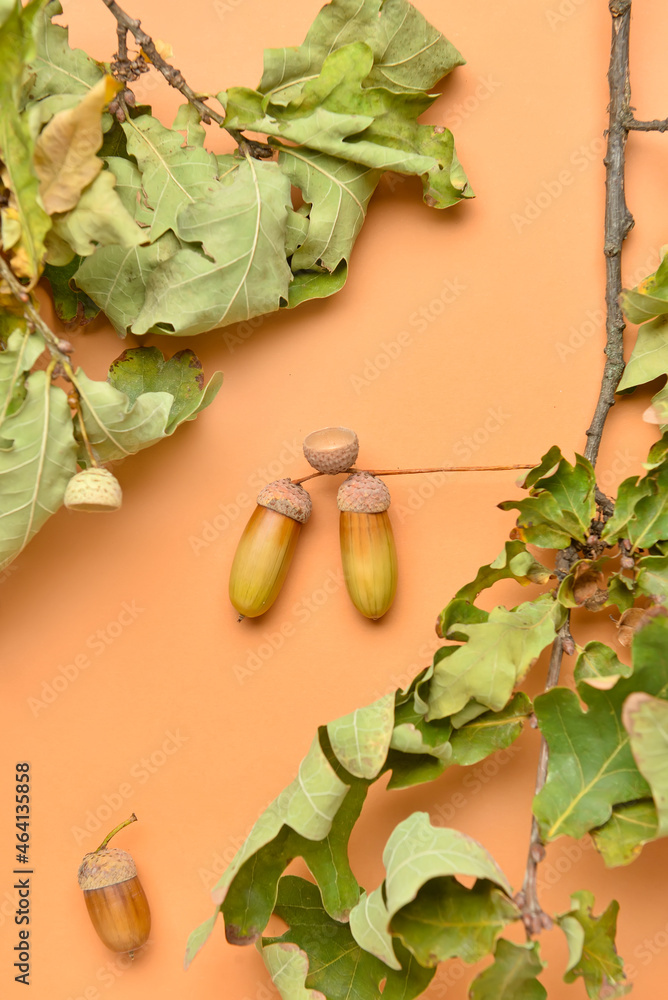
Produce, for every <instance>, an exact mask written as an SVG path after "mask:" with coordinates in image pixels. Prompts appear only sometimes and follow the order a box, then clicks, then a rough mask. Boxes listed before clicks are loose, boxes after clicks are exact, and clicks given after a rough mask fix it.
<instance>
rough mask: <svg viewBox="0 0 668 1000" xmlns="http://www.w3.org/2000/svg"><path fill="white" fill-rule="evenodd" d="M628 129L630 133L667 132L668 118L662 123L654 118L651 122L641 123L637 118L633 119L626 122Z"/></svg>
mask: <svg viewBox="0 0 668 1000" xmlns="http://www.w3.org/2000/svg"><path fill="white" fill-rule="evenodd" d="M626 127H627V129H628V130H629V132H667V131H668V118H664V119H663V120H662V121H660V120H659V119H658V118H653V119H652V121H651V122H639V121H638V119H637V118H633V117H631V118H630V119H629V120H628V121H627V122H626Z"/></svg>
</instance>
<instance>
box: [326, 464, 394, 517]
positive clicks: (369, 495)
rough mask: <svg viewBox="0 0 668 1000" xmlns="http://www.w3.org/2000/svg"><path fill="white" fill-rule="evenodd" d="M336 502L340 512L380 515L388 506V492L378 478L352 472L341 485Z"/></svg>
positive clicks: (364, 473) (367, 473) (365, 473)
mask: <svg viewBox="0 0 668 1000" xmlns="http://www.w3.org/2000/svg"><path fill="white" fill-rule="evenodd" d="M336 502H337V504H338V506H339V510H341V511H352V512H353V513H357V514H381V513H382V512H383V511H384V510H387V508H388V507H389V506H390V491H389V490H388V488H387V486H386V485H385V483H384V482H383V480H382V479H379V478H378V476H373V475H372V474H371V473H370V472H353V474H352V475H351V476H348V478H347V479H346V481H345V483H341V486H340V487H339V492H338V493H337V495H336Z"/></svg>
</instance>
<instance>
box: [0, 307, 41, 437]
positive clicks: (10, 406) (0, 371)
mask: <svg viewBox="0 0 668 1000" xmlns="http://www.w3.org/2000/svg"><path fill="white" fill-rule="evenodd" d="M0 345H1V349H0V449H5V450H8V449H9V448H11V446H12V445H11V441H7V440H5V439H3V424H4V421H5V419H6V418H7V417H8V416H11V414H12V413H15V412H16V411H17V410H18V409H19V408H20V407H21V405H22V404H23V401H24V399H25V398H26V392H27V390H26V377H27V372H29V371H30V369H31V368H32V366H33V365H34V364H35V362H36V361H37V359H38V357H39V356H40V354H41V353H42V351H43V350H44V348H45V346H46V345H45V343H44V338H43V337H42V335H41V334H39V333H30V332H29V330H28V328H27V326H26V323H25V321H24V320H23V319H19V318H18V317H16V316H13V315H12V314H11V313H7V312H2V311H0Z"/></svg>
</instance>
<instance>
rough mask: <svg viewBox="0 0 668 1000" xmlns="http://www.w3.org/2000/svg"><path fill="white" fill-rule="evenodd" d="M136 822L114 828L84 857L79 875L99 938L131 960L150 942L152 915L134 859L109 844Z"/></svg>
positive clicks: (133, 820)
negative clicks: (135, 953)
mask: <svg viewBox="0 0 668 1000" xmlns="http://www.w3.org/2000/svg"><path fill="white" fill-rule="evenodd" d="M136 820H137V817H136V816H135V814H134V813H133V814H132V816H131V817H130V819H126V820H125V822H123V823H121V824H120V825H119V826H117V827H115V829H113V830H112V831H111V833H110V834H108V835H107V836H106V837H105V838H104V840H103V841H102V843H101V844H100V846H99V847H98V849H97V850H96V851H92V852H91V853H90V854H87V855H86V856H85V857H84V859H83V861H82V862H81V865H80V866H79V872H78V878H79V885H80V886H81V888H82V889H83V891H84V899H85V901H86V909H87V910H88V915H89V916H90V919H91V920H92V922H93V927H94V928H95V930H96V931H97V934H98V937H99V938H100V939H101V940H102V942H103V943H104V944H105V945H106V946H107V948H109V949H111V951H116V952H129V954H130V958H133V957H134V952H135V951H136V950H137V949H138V948H141V946H142V945H143V944H145V943H146V941H147V940H148V936H149V933H150V931H151V913H150V910H149V908H148V900H147V899H146V895H145V893H144V890H143V889H142V886H141V883H140V881H139V879H138V878H137V869H136V867H135V863H134V861H133V860H132V856H131V855H130V854H128V852H127V851H122V850H120V849H119V848H118V847H107V844H108V843H109V841H110V840H111V838H112V837H113V836H115V835H116V834H117V833H118V831H119V830H122V829H123V827H125V826H128V825H129V824H130V823H134V822H136Z"/></svg>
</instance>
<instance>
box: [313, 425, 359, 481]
mask: <svg viewBox="0 0 668 1000" xmlns="http://www.w3.org/2000/svg"><path fill="white" fill-rule="evenodd" d="M359 448H360V444H359V441H358V440H357V434H356V433H355V431H352V430H351V429H350V428H349V427H323V428H322V430H319V431H312V432H311V433H310V434H307V436H306V437H305V438H304V456H305V458H306V461H307V462H308V463H309V465H311V466H312V467H313V468H314V469H317V470H318V472H324V473H326V474H327V475H329V476H335V475H336V474H337V473H338V472H347V470H348V469H349V468H350V467H351V466H352V465H354V464H355V459H356V458H357V453H358V452H359Z"/></svg>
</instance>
